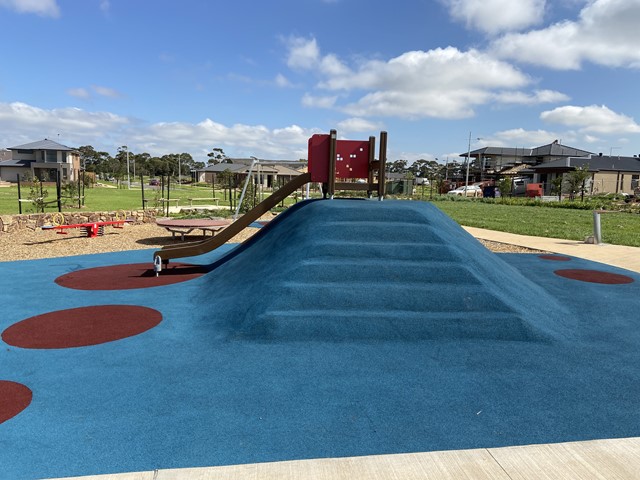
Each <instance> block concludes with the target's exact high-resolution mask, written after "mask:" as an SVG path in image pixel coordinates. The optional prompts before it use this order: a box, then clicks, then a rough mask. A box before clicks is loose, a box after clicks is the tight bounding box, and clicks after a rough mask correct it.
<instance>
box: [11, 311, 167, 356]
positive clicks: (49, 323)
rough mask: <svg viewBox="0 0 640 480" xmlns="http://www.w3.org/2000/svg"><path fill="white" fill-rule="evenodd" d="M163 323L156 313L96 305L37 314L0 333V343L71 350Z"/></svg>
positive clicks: (128, 335)
mask: <svg viewBox="0 0 640 480" xmlns="http://www.w3.org/2000/svg"><path fill="white" fill-rule="evenodd" d="M161 321H162V314H161V313H160V312H158V311H157V310H154V309H152V308H147V307H140V306H136V305H98V306H92V307H80V308H71V309H68V310H58V311H56V312H50V313H45V314H43V315H36V316H35V317H30V318H27V319H26V320H22V321H21V322H18V323H15V324H13V325H11V326H10V327H9V328H7V329H6V330H5V331H4V332H2V340H3V341H4V342H5V343H8V344H9V345H13V346H14V347H21V348H34V349H35V348H38V349H40V348H41V349H54V348H73V347H86V346H89V345H98V344H101V343H106V342H113V341H115V340H121V339H123V338H127V337H132V336H134V335H139V334H141V333H143V332H146V331H147V330H149V329H151V328H153V327H155V326H156V325H158V324H159V323H160V322H161Z"/></svg>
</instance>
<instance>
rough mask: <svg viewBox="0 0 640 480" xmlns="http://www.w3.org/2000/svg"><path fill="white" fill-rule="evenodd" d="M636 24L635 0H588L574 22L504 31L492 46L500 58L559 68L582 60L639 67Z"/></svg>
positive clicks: (638, 6) (639, 16)
mask: <svg viewBox="0 0 640 480" xmlns="http://www.w3.org/2000/svg"><path fill="white" fill-rule="evenodd" d="M514 3H517V2H514ZM639 24H640V2H639V1H638V0H631V1H630V0H591V1H589V2H588V4H587V5H586V6H585V7H584V9H583V10H582V11H581V12H580V17H579V18H578V19H577V20H575V21H564V22H561V23H557V24H554V25H551V26H550V27H548V28H545V29H541V30H536V31H532V32H528V33H522V34H517V33H512V34H508V35H506V36H504V37H502V38H500V39H498V40H496V41H495V43H494V44H493V46H492V48H493V51H494V52H495V53H496V54H497V55H498V56H500V57H502V58H511V59H514V60H517V61H521V62H526V63H531V64H535V65H544V66H547V67H550V68H555V69H560V70H570V69H574V70H575V69H579V68H580V67H581V65H582V63H584V62H591V63H594V64H598V65H604V66H608V67H629V68H640V48H638V40H637V36H636V35H635V34H634V32H635V31H636V30H637V28H638V25H639Z"/></svg>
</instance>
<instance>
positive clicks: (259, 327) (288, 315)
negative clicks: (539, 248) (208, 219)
mask: <svg viewBox="0 0 640 480" xmlns="http://www.w3.org/2000/svg"><path fill="white" fill-rule="evenodd" d="M293 211H295V214H292V213H293ZM290 213H291V214H290ZM268 230H269V234H268V235H267V234H265V235H258V236H256V237H254V238H253V239H252V241H251V242H250V245H248V246H245V247H243V248H242V254H241V255H235V256H233V258H230V259H228V260H227V261H225V262H224V263H222V264H221V265H219V266H217V267H216V268H215V270H214V272H213V274H212V275H208V276H207V277H206V278H207V282H208V286H207V287H206V288H205V289H204V294H205V295H209V294H210V292H212V291H220V290H221V289H223V288H224V287H223V284H226V285H229V283H231V284H234V285H237V288H238V292H237V294H236V295H235V296H234V298H250V299H252V300H251V301H249V302H243V303H242V304H238V302H235V303H234V302H230V304H229V305H227V306H226V307H227V308H226V309H225V311H224V314H222V315H217V314H216V315H215V316H214V317H213V318H212V319H216V321H223V322H225V323H226V327H225V328H227V329H228V334H229V335H230V336H231V337H234V338H253V339H256V340H260V341H272V340H276V339H277V340H292V341H296V340H300V341H317V340H322V339H332V340H335V339H363V340H371V339H380V338H384V339H389V338H397V339H398V340H410V339H425V338H426V339H430V338H433V339H443V338H444V339H456V340H460V339H465V338H475V339H478V338H487V339H494V340H495V339H502V340H511V341H536V342H538V341H542V342H547V341H553V340H556V339H560V338H563V337H564V335H565V333H566V329H565V325H564V323H563V322H564V321H565V320H564V319H563V317H565V315H563V313H566V312H565V310H564V308H563V306H562V305H560V304H558V302H557V300H556V299H555V298H553V297H551V296H550V295H549V294H548V293H547V292H546V291H544V290H543V289H541V288H540V287H539V286H538V285H536V284H534V283H533V282H531V281H530V280H529V279H527V278H526V277H525V276H523V275H522V274H521V273H520V272H519V271H517V270H515V269H514V268H513V267H511V266H509V265H508V264H507V263H505V262H504V261H502V260H501V259H499V258H497V257H496V255H493V254H492V253H491V252H489V251H488V250H487V249H486V248H484V247H483V246H482V245H481V244H480V243H479V242H477V241H476V240H475V239H473V237H471V236H470V235H469V234H468V233H466V232H465V231H464V230H463V229H462V228H461V227H460V226H458V225H457V224H456V223H455V222H453V221H452V220H451V219H450V218H449V217H447V216H446V215H444V214H443V213H442V212H440V210H438V209H437V208H436V207H434V206H433V205H431V204H428V203H420V202H397V201H385V202H378V201H367V200H334V201H330V202H327V201H310V202H305V203H304V204H302V205H298V206H297V208H292V209H290V210H288V211H287V212H286V213H284V214H281V215H280V216H279V217H278V219H277V220H276V221H274V222H272V225H270V228H269V229H268ZM265 233H266V232H265ZM443 286H445V287H446V288H443ZM532 299H535V300H532ZM203 301H204V300H203ZM540 304H544V305H545V309H546V310H547V311H548V314H546V315H545V316H544V317H543V319H537V320H536V316H535V315H533V312H535V311H536V310H537V309H538V308H539V305H540ZM220 319H224V320H220Z"/></svg>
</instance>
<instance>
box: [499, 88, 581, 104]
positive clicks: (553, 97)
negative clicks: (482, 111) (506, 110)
mask: <svg viewBox="0 0 640 480" xmlns="http://www.w3.org/2000/svg"><path fill="white" fill-rule="evenodd" d="M495 99H496V100H497V101H499V102H501V103H509V104H516V105H540V104H542V103H557V102H566V101H567V100H569V99H570V98H569V97H568V96H567V95H565V94H564V93H561V92H556V91H554V90H534V91H533V92H532V93H526V92H500V93H498V94H496V95H495Z"/></svg>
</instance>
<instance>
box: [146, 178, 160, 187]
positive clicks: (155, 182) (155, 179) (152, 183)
mask: <svg viewBox="0 0 640 480" xmlns="http://www.w3.org/2000/svg"><path fill="white" fill-rule="evenodd" d="M149 185H151V186H152V187H157V186H158V185H160V180H158V179H157V178H152V179H151V180H149Z"/></svg>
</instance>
